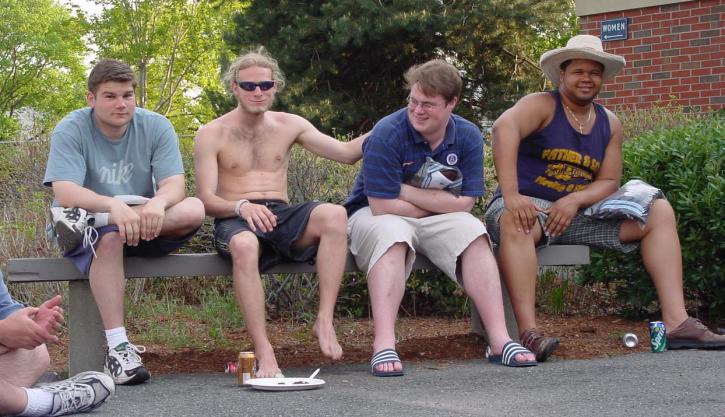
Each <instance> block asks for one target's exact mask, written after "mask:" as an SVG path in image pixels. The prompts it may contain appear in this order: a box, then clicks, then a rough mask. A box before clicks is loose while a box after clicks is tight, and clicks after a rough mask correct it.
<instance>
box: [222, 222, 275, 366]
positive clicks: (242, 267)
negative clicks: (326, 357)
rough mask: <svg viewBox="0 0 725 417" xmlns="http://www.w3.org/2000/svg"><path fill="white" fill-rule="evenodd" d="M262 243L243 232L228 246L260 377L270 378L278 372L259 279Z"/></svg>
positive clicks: (238, 295)
mask: <svg viewBox="0 0 725 417" xmlns="http://www.w3.org/2000/svg"><path fill="white" fill-rule="evenodd" d="M259 250H260V249H259V241H258V240H257V236H255V235H254V234H253V233H252V232H246V231H245V232H240V233H238V234H236V235H234V237H233V238H232V239H231V241H230V242H229V251H230V252H231V254H232V268H233V277H234V293H235V294H236V297H237V302H238V303H239V306H240V307H241V310H242V313H243V314H244V321H245V323H246V326H247V332H249V336H250V337H251V338H252V343H253V344H254V353H255V356H256V358H257V377H259V378H271V377H274V376H275V375H276V374H277V373H278V372H280V370H279V365H277V358H276V357H275V356H274V349H273V348H272V344H271V343H270V342H269V338H268V337H267V330H266V326H267V324H266V322H265V305H264V289H263V288H262V279H261V277H260V276H259V267H258V263H259Z"/></svg>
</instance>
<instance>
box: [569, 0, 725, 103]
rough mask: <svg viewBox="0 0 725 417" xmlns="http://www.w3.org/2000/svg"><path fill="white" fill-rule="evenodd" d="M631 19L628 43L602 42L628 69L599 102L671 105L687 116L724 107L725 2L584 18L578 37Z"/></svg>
mask: <svg viewBox="0 0 725 417" xmlns="http://www.w3.org/2000/svg"><path fill="white" fill-rule="evenodd" d="M618 17H627V18H629V34H628V38H629V39H627V40H623V41H611V42H604V50H605V51H607V52H610V53H614V54H617V55H622V56H624V58H625V59H626V60H627V65H626V66H625V68H624V70H623V71H622V73H620V75H618V76H617V77H616V78H615V79H614V80H613V81H612V82H609V83H607V84H605V85H604V86H603V88H602V91H601V92H600V93H599V99H598V101H599V102H600V103H601V104H603V105H604V106H607V107H609V108H610V109H613V110H616V109H623V108H630V109H633V108H646V107H650V106H652V105H653V104H654V105H665V104H674V105H678V106H683V107H689V108H690V109H691V111H696V112H707V111H712V110H716V109H721V108H725V28H724V27H723V19H724V18H725V0H699V1H690V2H685V3H678V4H670V5H665V6H655V7H646V8H642V9H633V10H623V11H618V12H609V13H602V14H596V15H590V16H582V17H580V19H579V24H580V27H581V33H583V34H591V35H594V36H597V37H598V36H599V35H600V33H601V28H600V25H601V21H602V20H607V19H613V18H618Z"/></svg>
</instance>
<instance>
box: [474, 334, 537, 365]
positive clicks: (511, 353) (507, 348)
mask: <svg viewBox="0 0 725 417" xmlns="http://www.w3.org/2000/svg"><path fill="white" fill-rule="evenodd" d="M519 353H532V352H531V351H530V350H528V349H526V348H525V347H523V346H521V345H520V344H518V343H516V342H514V341H513V340H510V341H508V342H506V344H505V345H503V351H502V352H501V354H500V355H492V354H491V347H490V346H489V347H487V348H486V357H487V358H488V362H489V363H496V364H501V365H506V366H511V367H514V368H521V367H524V366H536V365H537V364H538V363H537V362H536V359H534V360H530V361H519V360H516V355H518V354H519Z"/></svg>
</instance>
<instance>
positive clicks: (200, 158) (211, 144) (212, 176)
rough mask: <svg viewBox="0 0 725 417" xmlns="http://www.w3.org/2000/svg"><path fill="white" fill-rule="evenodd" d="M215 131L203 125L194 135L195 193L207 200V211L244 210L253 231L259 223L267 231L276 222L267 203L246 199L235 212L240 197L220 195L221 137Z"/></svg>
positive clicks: (224, 215)
mask: <svg viewBox="0 0 725 417" xmlns="http://www.w3.org/2000/svg"><path fill="white" fill-rule="evenodd" d="M214 135H215V132H214V131H213V130H212V129H210V128H208V127H204V126H202V127H201V128H200V129H199V131H198V132H197V134H196V138H195V139H194V170H195V172H196V195H197V197H199V199H200V200H201V201H202V202H203V203H204V209H205V210H206V214H208V215H209V216H212V217H217V218H228V217H235V216H238V215H240V214H241V216H242V218H244V220H246V221H247V223H248V224H249V227H250V228H251V229H252V231H256V228H257V227H259V228H260V229H261V230H263V231H265V232H269V231H272V229H274V227H275V226H277V219H276V218H275V216H274V214H272V212H271V211H269V209H267V207H265V206H264V205H261V204H253V203H245V204H242V205H241V206H240V207H239V213H236V212H235V208H236V206H237V203H238V201H230V200H226V199H224V198H221V197H219V196H218V195H217V186H218V184H219V164H218V162H217V157H218V155H219V149H218V141H217V140H215V139H216V138H215V136H214Z"/></svg>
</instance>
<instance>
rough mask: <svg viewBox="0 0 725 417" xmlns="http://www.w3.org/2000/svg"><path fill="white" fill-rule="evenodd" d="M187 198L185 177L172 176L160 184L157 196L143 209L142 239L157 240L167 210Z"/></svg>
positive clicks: (141, 211)
mask: <svg viewBox="0 0 725 417" xmlns="http://www.w3.org/2000/svg"><path fill="white" fill-rule="evenodd" d="M184 197H186V191H185V190H184V175H183V174H179V175H172V176H170V177H168V178H164V179H163V180H161V181H159V182H158V187H157V188H156V194H154V196H153V198H151V199H150V200H149V201H147V202H146V204H144V205H143V206H142V207H141V210H140V213H139V216H140V229H141V230H140V231H141V239H144V240H151V239H155V238H157V237H158V236H159V234H160V233H161V227H162V226H163V225H164V218H165V217H166V209H168V208H169V207H171V206H173V205H174V204H177V203H179V202H180V201H181V200H183V199H184Z"/></svg>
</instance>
